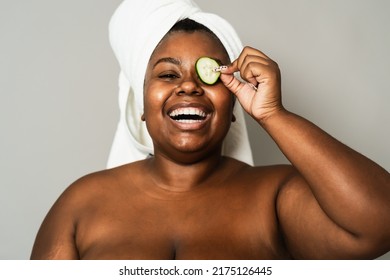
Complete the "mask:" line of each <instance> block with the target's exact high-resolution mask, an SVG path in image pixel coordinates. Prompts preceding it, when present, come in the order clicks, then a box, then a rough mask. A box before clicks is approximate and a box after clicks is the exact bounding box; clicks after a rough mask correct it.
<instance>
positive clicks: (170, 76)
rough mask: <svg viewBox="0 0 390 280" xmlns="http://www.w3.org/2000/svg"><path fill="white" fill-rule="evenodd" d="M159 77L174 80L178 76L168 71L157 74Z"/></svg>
mask: <svg viewBox="0 0 390 280" xmlns="http://www.w3.org/2000/svg"><path fill="white" fill-rule="evenodd" d="M158 77H159V78H160V79H163V80H174V79H178V78H180V76H179V75H178V74H176V73H172V72H168V73H161V74H159V75H158Z"/></svg>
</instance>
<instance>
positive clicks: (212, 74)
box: [195, 56, 221, 85]
mask: <svg viewBox="0 0 390 280" xmlns="http://www.w3.org/2000/svg"><path fill="white" fill-rule="evenodd" d="M218 67H219V64H218V62H216V61H215V60H214V59H212V58H210V57H206V56H203V57H200V58H199V59H198V60H197V61H196V63H195V69H196V73H197V74H198V76H199V78H200V80H201V81H202V82H204V83H205V84H208V85H213V84H215V83H216V82H217V81H218V78H219V76H220V75H221V73H220V72H219V71H215V70H214V69H215V68H218Z"/></svg>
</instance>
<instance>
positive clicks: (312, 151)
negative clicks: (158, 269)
mask: <svg viewBox="0 0 390 280" xmlns="http://www.w3.org/2000/svg"><path fill="white" fill-rule="evenodd" d="M202 56H208V57H212V58H214V59H216V60H217V61H220V62H221V64H223V65H226V66H227V67H225V68H223V69H222V70H221V77H220V81H218V82H217V83H216V84H214V85H206V84H204V83H203V82H201V80H200V79H199V77H198V76H197V73H196V69H195V62H196V60H197V59H198V58H199V57H202ZM235 72H239V73H240V75H241V77H242V78H243V81H241V80H239V79H237V78H236V77H235V76H234V75H233V73H235ZM235 102H236V103H237V102H239V103H240V104H241V105H242V107H243V108H244V110H245V111H246V112H247V113H249V114H250V115H251V116H252V117H253V118H254V119H255V120H256V121H257V122H258V123H259V126H261V127H262V128H263V129H265V131H267V133H269V135H270V136H271V137H272V138H273V139H274V141H275V142H276V143H277V145H278V146H279V148H280V149H281V151H282V152H283V153H284V154H285V155H286V157H287V158H288V159H289V160H290V162H291V165H283V166H282V165H280V166H266V167H253V166H250V165H248V164H246V163H244V162H242V161H239V160H237V159H234V158H231V157H227V156H222V155H221V154H222V149H223V140H224V139H225V137H226V135H227V133H228V131H229V128H230V125H231V123H232V122H234V120H235V116H234V114H233V107H234V106H235ZM236 105H237V104H236ZM184 118H185V119H187V120H189V121H183V119H184ZM142 120H143V121H145V123H146V126H147V129H148V131H149V134H150V136H151V139H152V141H153V147H154V151H153V156H151V157H148V158H147V159H143V160H139V161H135V162H132V163H129V164H126V165H122V166H119V167H116V168H112V169H109V170H105V171H101V172H97V173H94V174H90V175H88V176H85V177H83V178H81V179H80V180H78V181H77V182H75V183H74V184H72V185H71V186H70V187H69V188H68V189H67V190H66V191H65V192H64V193H63V195H62V196H61V197H60V198H59V200H58V201H57V202H56V203H55V205H54V206H53V208H52V209H51V210H50V212H49V214H48V215H47V217H46V219H45V221H44V223H43V225H42V227H41V229H40V231H39V233H38V236H37V239H36V243H35V245H34V249H33V252H32V256H31V257H32V258H33V259H36V258H38V259H288V258H305V259H328V258H332V259H335V258H336V259H342V258H348V259H355V258H356V259H361V258H375V257H377V256H380V255H382V254H383V253H385V252H387V251H388V250H389V249H390V175H389V173H388V172H387V171H386V170H384V169H383V168H381V167H380V166H378V165H377V164H375V163H374V162H372V161H371V160H369V159H367V158H365V157H364V156H362V155H360V154H359V153H357V152H355V151H353V150H352V149H350V148H348V147H347V146H345V145H343V144H342V143H340V142H338V141H337V140H335V139H334V138H332V137H331V136H329V135H328V134H326V133H325V132H324V131H322V130H321V129H320V128H318V127H316V126H315V125H313V124H312V123H310V122H309V121H307V120H305V119H303V118H301V117H299V116H297V115H295V114H293V113H291V112H289V111H287V110H286V109H285V108H284V107H283V105H282V102H281V84H280V71H279V68H278V66H277V64H276V63H275V62H273V61H272V60H271V59H270V58H268V57H267V56H266V55H265V54H263V53H262V52H261V51H259V50H256V49H254V48H250V47H246V48H244V49H243V50H242V52H241V54H240V55H239V56H238V57H237V59H235V60H233V61H232V62H231V61H230V58H229V55H228V54H227V52H226V49H225V48H224V46H223V44H222V43H221V41H220V40H219V39H218V37H216V36H215V35H214V34H213V33H212V32H211V31H210V30H209V29H207V28H206V27H204V26H202V25H199V24H196V23H194V22H193V21H191V20H184V21H181V22H179V23H177V24H176V25H175V26H174V27H173V28H172V29H171V30H170V31H169V32H168V33H167V34H166V35H165V36H164V38H163V39H162V40H161V41H160V43H159V44H158V45H157V47H156V48H155V50H154V51H153V53H152V55H151V56H150V59H149V63H148V65H147V68H146V74H145V78H144V113H143V115H142Z"/></svg>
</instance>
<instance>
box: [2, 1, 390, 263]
mask: <svg viewBox="0 0 390 280" xmlns="http://www.w3.org/2000/svg"><path fill="white" fill-rule="evenodd" d="M119 3H120V1H119V0H111V1H109V0H81V1H80V0H67V1H54V0H34V1H30V0H19V1H13V0H8V1H7V0H1V2H0V35H1V37H0V40H1V41H0V42H1V44H0V98H1V100H0V114H1V116H0V124H1V137H0V141H1V142H0V155H1V156H0V172H1V174H0V207H1V208H0V222H1V230H0V259H28V258H29V255H30V251H31V247H32V244H33V241H34V238H35V234H36V232H37V230H38V228H39V226H40V224H41V222H42V219H43V218H44V216H45V214H46V213H47V211H48V210H49V208H50V207H51V205H52V204H53V202H54V201H55V199H56V198H57V197H58V196H59V195H60V194H61V192H62V191H63V190H64V189H65V188H66V187H67V186H68V185H69V184H70V183H71V182H73V181H74V180H76V179H77V178H78V177H80V176H82V175H84V174H87V173H90V172H93V171H96V170H99V169H103V168H104V167H105V163H106V159H107V156H108V152H109V148H110V145H111V141H112V139H113V135H114V131H115V127H116V124H117V121H118V108H117V77H118V71H119V69H118V66H117V63H116V61H115V58H114V56H113V54H112V52H111V49H110V46H109V43H108V35H107V34H108V33H107V25H108V21H109V18H110V16H111V15H112V13H113V11H114V9H115V8H116V7H117V5H118V4H119ZM197 3H198V4H199V5H200V6H201V7H202V8H203V9H204V10H207V11H210V12H215V13H218V14H220V15H221V16H223V17H225V18H227V19H228V20H229V21H230V22H231V23H232V24H233V25H234V26H235V28H236V29H237V31H238V33H239V34H240V35H241V38H242V41H243V43H244V44H245V45H251V46H254V47H256V48H259V49H261V50H263V51H264V52H265V53H266V54H268V55H269V56H270V57H272V58H273V59H274V60H276V61H277V62H278V63H279V65H280V67H281V70H282V75H283V94H284V95H283V96H284V97H283V98H284V104H285V106H286V107H287V108H288V109H289V110H291V111H293V112H296V113H298V114H300V115H302V116H304V117H306V118H308V119H310V120H311V121H313V122H314V123H316V124H318V125H319V126H320V127H322V128H323V129H324V130H326V131H327V132H329V133H330V134H332V135H333V136H335V137H336V138H338V139H340V140H341V141H343V142H344V143H346V144H348V145H349V146H351V147H353V148H355V149H357V150H359V151H360V152H362V153H363V154H365V155H367V156H368V157H370V158H372V159H373V160H375V161H376V162H378V163H379V164H381V165H382V166H383V167H384V168H385V169H387V170H389V169H390V156H389V140H390V130H389V121H390V110H388V106H389V104H390V84H389V78H388V75H389V74H390V56H389V54H388V52H389V50H390V32H389V27H390V17H389V16H388V12H389V11H390V2H389V1H385V0H383V1H380V0H374V1H368V0H366V1H364V0H359V1H357V0H344V1H340V0H332V1H329V0H328V1H319V0H317V1H313V0H300V1H298V0H295V1H287V0H285V1H277V0H273V1H250V0H240V1H222V0H219V1H210V0H198V1H197ZM140 24H142V23H140ZM247 121H248V126H249V131H250V138H251V144H252V147H253V150H254V156H255V161H256V163H257V164H259V165H263V164H274V163H281V162H286V159H285V158H284V157H283V155H282V154H281V153H280V152H279V151H278V149H277V148H276V147H275V145H274V144H273V142H272V141H271V140H270V139H269V137H268V136H267V135H266V134H265V133H264V132H263V131H262V130H261V129H260V128H259V127H258V126H257V125H256V124H255V123H254V122H253V121H252V120H250V119H248V120H247ZM386 257H387V258H388V259H389V258H390V254H387V256H386Z"/></svg>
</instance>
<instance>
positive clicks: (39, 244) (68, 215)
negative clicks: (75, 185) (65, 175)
mask: <svg viewBox="0 0 390 280" xmlns="http://www.w3.org/2000/svg"><path fill="white" fill-rule="evenodd" d="M74 198H75V194H74V191H72V190H70V189H68V190H66V191H65V192H64V193H63V194H62V195H61V196H60V197H59V199H58V200H57V201H56V202H55V203H54V205H53V207H52V208H51V209H50V211H49V212H48V214H47V215H46V217H45V219H44V221H43V223H42V225H41V227H40V229H39V231H38V234H37V236H36V239H35V243H34V246H33V250H32V253H31V259H78V258H79V256H78V252H77V248H76V242H75V231H76V205H75V204H76V203H75V199H74Z"/></svg>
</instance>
